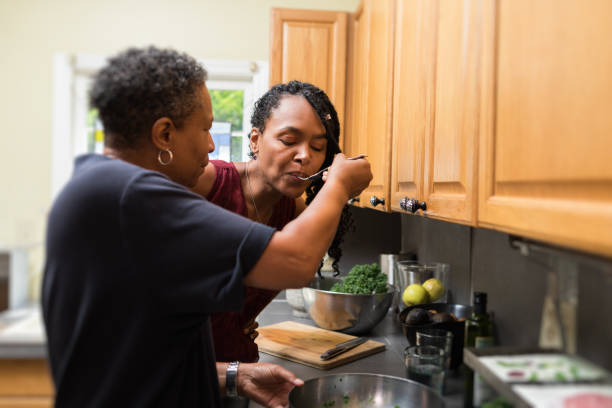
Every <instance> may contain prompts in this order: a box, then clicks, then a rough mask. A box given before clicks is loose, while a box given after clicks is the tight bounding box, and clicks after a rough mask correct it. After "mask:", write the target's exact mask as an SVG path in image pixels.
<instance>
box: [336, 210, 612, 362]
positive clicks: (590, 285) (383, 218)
mask: <svg viewBox="0 0 612 408" xmlns="http://www.w3.org/2000/svg"><path fill="white" fill-rule="evenodd" d="M351 212H352V214H353V216H354V218H355V226H356V229H355V231H354V232H353V233H351V234H348V235H347V237H346V238H345V243H344V245H343V249H344V255H343V257H342V259H341V261H340V269H341V271H342V273H343V274H344V273H347V272H348V269H349V268H350V267H351V266H353V265H354V264H358V263H371V262H378V255H379V254H380V253H398V252H400V251H401V252H412V253H416V254H417V256H418V259H419V260H420V261H422V262H429V261H441V262H446V263H449V264H450V265H451V272H450V277H449V287H450V288H451V289H452V293H451V299H450V301H452V302H455V303H462V304H471V293H472V292H473V291H484V292H487V293H488V297H489V307H488V309H490V310H491V311H493V312H494V314H495V324H496V329H497V335H498V339H499V343H500V345H504V346H537V345H538V344H540V339H541V336H544V337H546V336H549V335H550V332H551V330H548V329H550V327H548V326H547V324H548V323H546V324H545V325H544V329H545V330H544V331H542V327H543V326H542V316H543V309H544V304H545V299H546V298H547V295H548V294H550V290H549V284H548V283H549V281H550V279H551V276H553V277H556V276H558V275H557V274H558V273H559V271H566V272H567V271H568V270H569V271H570V272H571V271H572V270H575V274H574V275H571V273H570V274H569V275H567V273H563V274H562V276H566V277H567V276H570V277H571V276H574V277H575V279H574V280H575V281H576V286H577V296H576V299H575V300H576V301H577V304H576V306H575V307H573V311H572V310H571V308H569V309H568V308H565V309H564V306H562V307H561V309H563V310H565V312H567V313H565V312H564V314H565V315H566V316H565V317H564V319H563V320H564V321H566V323H567V324H568V327H566V328H567V329H568V330H569V333H566V339H565V341H566V344H568V348H569V349H570V350H571V349H572V347H573V348H574V349H575V350H576V352H577V354H579V355H581V356H583V357H585V358H587V359H589V360H591V361H593V362H595V363H596V364H598V365H601V366H603V367H605V368H607V369H608V370H611V371H612V352H611V351H610V341H609V339H610V338H612V322H611V320H610V318H609V316H610V315H612V296H610V294H611V293H612V262H610V261H606V260H599V259H597V258H594V257H592V258H591V257H587V256H584V257H583V259H582V260H578V261H576V260H575V259H574V258H573V257H571V256H570V253H569V252H567V254H566V253H564V252H563V251H562V252H560V254H559V255H542V254H532V255H530V256H524V255H521V253H520V251H518V250H517V249H515V248H512V247H511V245H510V236H509V235H508V234H504V233H501V232H497V231H493V230H487V229H483V228H471V227H467V226H463V225H458V224H452V223H448V222H442V221H436V220H431V219H427V218H423V217H418V216H412V215H407V214H397V213H393V214H385V213H381V212H378V211H373V210H368V209H361V208H352V209H351ZM566 255H567V256H566ZM563 279H565V280H566V281H567V278H563ZM570 282H571V281H570ZM559 284H561V283H559ZM561 292H562V293H561V294H563V292H564V291H561ZM565 293H568V292H567V290H566V291H565ZM570 293H571V291H570ZM566 300H567V299H563V297H560V298H559V301H560V302H561V303H563V302H564V301H566ZM569 303H571V302H565V306H567V305H568V304H569ZM566 309H567V310H566ZM572 313H574V315H573V316H572ZM546 315H547V316H548V313H547V314H546ZM544 320H545V322H549V320H550V319H546V318H545V319H544ZM572 322H573V323H572ZM572 324H573V325H574V326H573V327H572ZM553 331H554V330H553ZM572 332H573V335H572ZM572 336H573V338H572ZM572 341H573V342H574V343H575V344H572ZM553 342H554V341H553Z"/></svg>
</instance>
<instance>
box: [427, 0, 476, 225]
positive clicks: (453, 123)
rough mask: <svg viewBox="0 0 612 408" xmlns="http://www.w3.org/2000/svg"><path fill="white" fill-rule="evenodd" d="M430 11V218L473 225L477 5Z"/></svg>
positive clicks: (468, 0) (443, 4) (437, 4)
mask: <svg viewBox="0 0 612 408" xmlns="http://www.w3.org/2000/svg"><path fill="white" fill-rule="evenodd" d="M427 4H428V6H429V7H433V8H434V10H433V11H431V12H430V13H431V14H433V15H434V16H435V26H436V33H435V36H436V45H435V61H434V64H435V65H434V66H435V78H434V81H435V85H434V87H435V93H434V98H432V99H430V100H429V102H430V103H433V108H432V109H433V118H429V120H433V126H432V127H431V129H429V130H430V131H429V132H427V133H426V137H425V168H424V200H425V201H426V203H427V211H426V214H427V216H429V217H434V218H442V219H445V220H450V221H454V222H459V223H465V224H475V220H476V193H477V170H478V168H477V160H476V159H477V149H478V121H479V100H480V82H479V81H480V76H479V63H480V54H479V49H480V47H479V45H480V41H481V31H482V4H481V1H479V0H478V1H475V0H465V1H461V2H459V1H430V2H428V3H427Z"/></svg>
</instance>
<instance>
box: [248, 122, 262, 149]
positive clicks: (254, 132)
mask: <svg viewBox="0 0 612 408" xmlns="http://www.w3.org/2000/svg"><path fill="white" fill-rule="evenodd" d="M261 137H262V135H261V133H259V129H257V128H252V129H251V137H249V146H250V147H251V151H252V152H253V154H258V153H259V139H260V138H261Z"/></svg>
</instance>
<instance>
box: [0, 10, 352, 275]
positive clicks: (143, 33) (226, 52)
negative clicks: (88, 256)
mask: <svg viewBox="0 0 612 408" xmlns="http://www.w3.org/2000/svg"><path fill="white" fill-rule="evenodd" d="M358 3H359V0H222V1H213V0H173V1H168V0H121V1H119V0H104V1H102V0H98V1H95V2H94V1H87V0H0V73H1V75H0V95H1V97H0V119H1V120H0V129H1V131H0V140H1V141H2V143H1V145H0V146H2V148H1V149H0V181H1V182H0V187H1V190H0V248H1V247H6V246H15V245H24V244H29V243H32V242H42V241H43V235H44V225H45V217H46V213H47V211H48V209H49V207H50V204H51V203H50V200H51V129H52V89H53V84H52V78H53V65H52V63H53V55H54V54H55V53H57V52H67V53H71V54H77V53H83V54H95V55H111V54H114V53H116V52H118V51H120V50H122V49H124V48H126V47H128V46H144V45H150V44H154V45H157V46H168V47H173V48H176V49H178V50H181V51H185V52H187V53H189V54H191V55H193V56H194V57H197V58H219V59H247V60H268V52H269V50H268V49H269V27H270V21H269V15H270V8H271V7H287V8H312V9H334V10H349V11H354V10H355V9H356V8H357V5H358ZM37 268H38V266H37Z"/></svg>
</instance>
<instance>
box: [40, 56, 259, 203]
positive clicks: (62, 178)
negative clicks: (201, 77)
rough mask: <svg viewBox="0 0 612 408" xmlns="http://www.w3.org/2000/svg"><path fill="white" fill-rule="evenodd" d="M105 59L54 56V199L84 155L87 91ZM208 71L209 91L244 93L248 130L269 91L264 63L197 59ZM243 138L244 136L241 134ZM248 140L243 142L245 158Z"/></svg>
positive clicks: (52, 172)
mask: <svg viewBox="0 0 612 408" xmlns="http://www.w3.org/2000/svg"><path fill="white" fill-rule="evenodd" d="M106 61H107V57H105V56H100V55H89V54H76V55H71V54H68V53H56V54H55V55H54V59H53V129H52V147H51V156H52V157H51V167H52V168H51V194H52V199H54V198H55V197H56V196H57V194H58V193H59V191H60V190H61V188H62V187H63V186H64V184H65V183H66V182H67V181H68V179H69V178H70V174H71V173H72V166H73V161H74V158H75V157H76V156H78V155H80V154H83V153H85V152H87V138H86V137H83V136H84V135H86V134H87V126H86V122H85V121H84V118H86V117H87V116H86V115H87V108H88V102H87V90H88V89H89V86H90V84H91V81H92V80H93V76H94V75H95V73H96V72H97V71H98V70H99V69H100V68H102V67H103V66H104V65H105V64H106ZM198 61H199V62H200V63H202V65H204V67H205V68H206V71H207V72H208V80H207V81H206V84H207V86H208V87H209V89H241V90H244V100H243V109H244V110H243V112H244V114H243V118H242V122H243V129H244V131H245V132H248V130H249V118H250V117H251V113H252V109H253V104H254V102H255V101H256V100H257V99H258V98H259V97H260V96H262V95H263V94H264V93H265V92H266V91H267V90H268V78H269V64H268V62H267V61H248V60H223V59H198ZM243 136H246V133H245V134H244V135H243ZM247 154H248V137H243V140H242V158H243V159H244V160H246V159H247Z"/></svg>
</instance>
